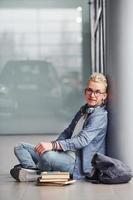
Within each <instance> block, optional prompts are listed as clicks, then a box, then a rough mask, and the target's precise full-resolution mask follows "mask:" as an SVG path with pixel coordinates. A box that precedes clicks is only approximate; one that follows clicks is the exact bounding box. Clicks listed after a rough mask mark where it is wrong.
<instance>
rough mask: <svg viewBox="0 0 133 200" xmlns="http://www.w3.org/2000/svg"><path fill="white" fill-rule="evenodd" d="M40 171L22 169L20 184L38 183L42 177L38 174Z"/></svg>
mask: <svg viewBox="0 0 133 200" xmlns="http://www.w3.org/2000/svg"><path fill="white" fill-rule="evenodd" d="M37 172H38V170H32V169H25V168H21V170H20V171H19V180H20V182H32V181H36V180H37V178H38V177H40V175H38V174H37Z"/></svg>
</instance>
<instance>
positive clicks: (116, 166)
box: [86, 153, 132, 184]
mask: <svg viewBox="0 0 133 200" xmlns="http://www.w3.org/2000/svg"><path fill="white" fill-rule="evenodd" d="M91 163H92V166H93V169H92V172H91V174H87V175H86V179H87V180H88V181H89V182H92V183H104V184H120V183H127V182H129V181H130V180H131V178H132V171H131V169H130V168H129V167H128V166H127V165H126V164H124V163H123V162H121V161H120V160H117V159H114V158H111V157H108V156H105V155H103V154H100V153H96V154H94V156H93V158H92V161H91Z"/></svg>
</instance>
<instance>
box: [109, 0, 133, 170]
mask: <svg viewBox="0 0 133 200" xmlns="http://www.w3.org/2000/svg"><path fill="white" fill-rule="evenodd" d="M132 11H133V1H132V0H127V1H124V0H117V1H115V0H108V1H107V75H108V78H109V82H110V93H109V106H108V107H109V111H110V112H109V113H110V114H109V130H108V154H109V155H111V156H113V157H116V158H119V159H121V160H122V161H124V162H125V163H127V164H129V166H130V167H132V169H133V26H132V19H133V12H132Z"/></svg>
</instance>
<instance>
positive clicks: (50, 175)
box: [37, 171, 75, 186]
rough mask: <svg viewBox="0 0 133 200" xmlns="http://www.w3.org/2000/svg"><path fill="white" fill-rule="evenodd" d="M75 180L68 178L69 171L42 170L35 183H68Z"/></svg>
mask: <svg viewBox="0 0 133 200" xmlns="http://www.w3.org/2000/svg"><path fill="white" fill-rule="evenodd" d="M74 182H75V180H73V179H70V174H69V172H59V171H58V172H57V171H52V172H42V173H41V176H40V177H39V178H38V180H37V185H62V186H63V185H69V184H72V183H74Z"/></svg>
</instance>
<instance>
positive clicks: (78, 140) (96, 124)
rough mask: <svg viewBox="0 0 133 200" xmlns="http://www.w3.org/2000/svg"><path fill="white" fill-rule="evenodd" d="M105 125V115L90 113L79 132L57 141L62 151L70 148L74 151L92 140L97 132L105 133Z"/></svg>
mask: <svg viewBox="0 0 133 200" xmlns="http://www.w3.org/2000/svg"><path fill="white" fill-rule="evenodd" d="M106 127H107V115H103V114H99V115H93V114H92V115H90V116H89V117H88V119H87V122H86V125H85V126H84V128H83V129H82V130H81V132H79V134H78V135H76V136H74V137H72V138H70V139H65V140H60V141H58V143H59V144H60V146H61V147H62V149H63V151H67V150H72V151H76V150H78V149H82V148H83V147H85V146H87V145H88V144H89V143H90V142H91V141H92V140H94V139H95V138H96V137H97V136H98V135H99V134H105V132H106V131H103V130H105V129H106Z"/></svg>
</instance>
